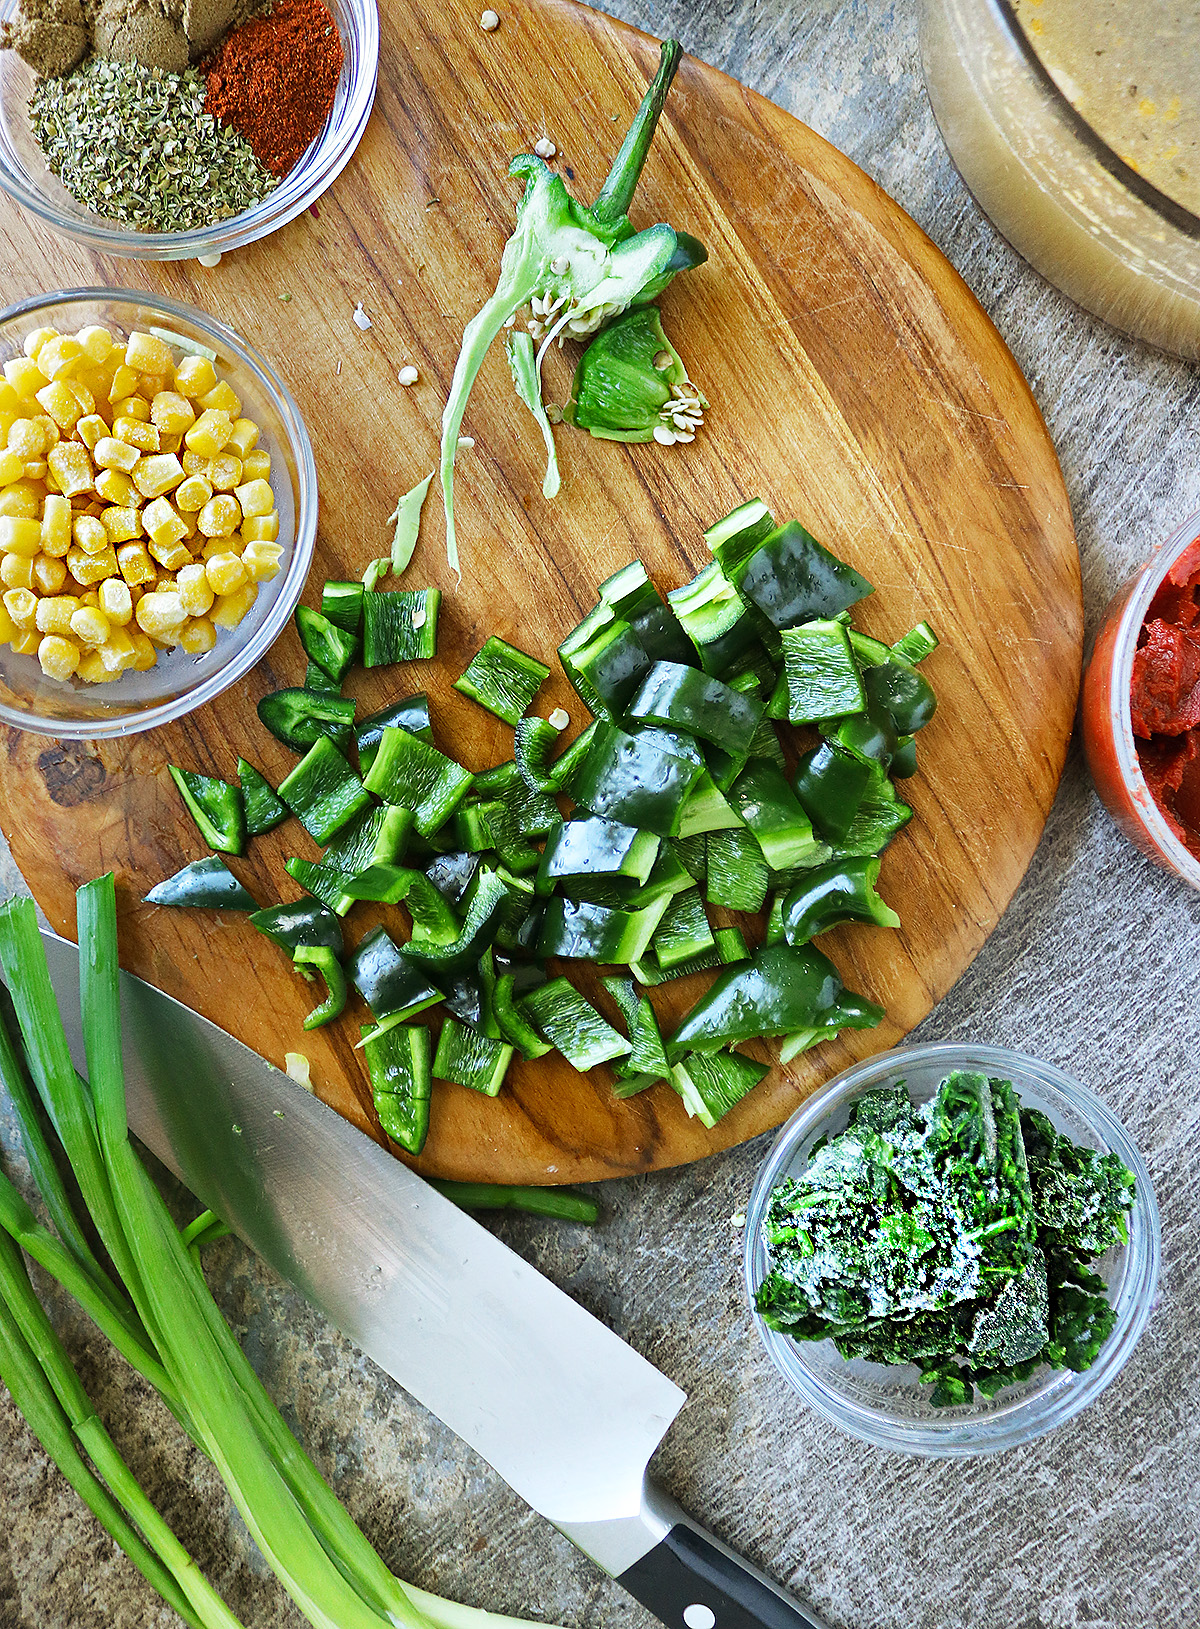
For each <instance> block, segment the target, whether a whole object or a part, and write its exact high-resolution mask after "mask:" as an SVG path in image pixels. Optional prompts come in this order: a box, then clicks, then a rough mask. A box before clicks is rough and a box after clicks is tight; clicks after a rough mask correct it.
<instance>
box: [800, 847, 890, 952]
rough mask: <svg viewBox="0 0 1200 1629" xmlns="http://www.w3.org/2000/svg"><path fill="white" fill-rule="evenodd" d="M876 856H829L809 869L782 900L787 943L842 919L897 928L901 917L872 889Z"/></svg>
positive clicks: (876, 870)
mask: <svg viewBox="0 0 1200 1629" xmlns="http://www.w3.org/2000/svg"><path fill="white" fill-rule="evenodd" d="M880 864H881V862H880V860H879V859H878V857H877V856H874V855H872V856H870V857H869V858H863V859H855V860H832V861H830V863H829V864H828V865H819V866H817V867H816V868H815V869H814V870H812V871H810V872H809V873H808V876H807V877H806V878H805V880H804V881H803V882H802V883H800V884H799V886H798V887H796V888H793V889H792V891H791V893H790V894H788V896H787V898H786V899H785V900H784V902H783V931H784V934H785V936H786V938H787V942H788V944H789V945H803V944H807V943H808V941H809V940H810V939H814V938H815V937H816V936H817V934H818V933H825V932H827V931H828V930H829V929H830V928H836V927H837V926H838V925H839V923H842V922H877V923H878V924H879V926H880V927H881V928H898V927H899V926H900V918H899V917H898V916H897V915H896V913H895V911H893V910H892V908H891V906H890V905H887V904H885V903H884V901H883V900H882V899H880V897H879V895H878V894H877V893H876V892H875V883H876V881H877V880H878V877H879V867H880Z"/></svg>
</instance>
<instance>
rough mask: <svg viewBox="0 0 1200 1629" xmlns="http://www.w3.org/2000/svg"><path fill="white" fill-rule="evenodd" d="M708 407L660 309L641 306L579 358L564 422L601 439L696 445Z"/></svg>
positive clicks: (600, 335) (619, 318) (624, 317)
mask: <svg viewBox="0 0 1200 1629" xmlns="http://www.w3.org/2000/svg"><path fill="white" fill-rule="evenodd" d="M707 406H708V403H707V401H705V399H704V396H703V394H702V393H701V392H700V390H698V389H697V387H696V386H695V385H694V384H693V383H692V381H691V380H690V379H689V378H688V371H687V368H686V367H685V366H684V363H683V358H682V357H681V356H680V355H679V352H678V351H677V350H676V349H675V347H674V346H673V345H672V344H671V342H670V340H669V339H668V338H667V336H666V334H665V333H664V332H663V325H662V318H661V317H660V315H659V313H658V309H657V307H656V306H652V305H643V306H638V307H637V308H636V309H635V310H633V311H627V312H626V313H625V315H624V316H623V317H618V318H617V319H616V321H615V322H613V323H612V324H610V326H609V327H607V328H605V329H604V330H603V332H602V333H600V334H598V335H597V336H596V338H595V339H594V340H593V341H592V343H591V344H590V345H589V346H588V348H587V350H585V351H584V353H583V355H582V357H580V359H579V366H578V367H577V368H576V370H575V379H574V383H573V384H572V386H571V398H570V400H569V401H568V403H567V405H566V407H565V408H564V409H563V418H564V419H565V420H566V422H567V423H568V424H574V425H575V426H576V427H577V428H578V429H580V430H587V431H589V432H590V433H591V434H592V435H594V436H597V437H599V438H600V439H601V440H602V441H626V442H632V441H657V442H660V443H661V444H663V445H664V446H670V445H672V444H673V443H674V442H676V441H693V440H694V439H695V435H696V431H697V429H698V428H699V427H700V425H701V424H702V423H703V422H704V410H705V409H706V408H707Z"/></svg>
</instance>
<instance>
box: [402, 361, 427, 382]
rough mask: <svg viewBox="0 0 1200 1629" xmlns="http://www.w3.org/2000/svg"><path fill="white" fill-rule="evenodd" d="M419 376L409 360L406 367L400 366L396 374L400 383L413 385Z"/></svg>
mask: <svg viewBox="0 0 1200 1629" xmlns="http://www.w3.org/2000/svg"><path fill="white" fill-rule="evenodd" d="M420 377H421V376H420V374H419V373H418V372H417V370H416V368H414V367H413V365H412V363H411V362H410V363H409V364H408V365H407V367H403V368H401V369H400V372H399V373H398V374H397V378H398V379H399V380H400V383H401V384H402V385H415V384H416V382H417V380H418V379H419V378H420Z"/></svg>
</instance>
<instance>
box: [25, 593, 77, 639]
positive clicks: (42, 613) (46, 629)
mask: <svg viewBox="0 0 1200 1629" xmlns="http://www.w3.org/2000/svg"><path fill="white" fill-rule="evenodd" d="M78 609H79V599H78V597H77V596H76V595H75V594H51V595H49V596H47V598H46V599H42V600H39V601H38V603H37V613H36V625H37V630H38V632H39V633H56V634H69V633H70V631H71V618H72V617H73V616H74V615H75V613H76V611H78Z"/></svg>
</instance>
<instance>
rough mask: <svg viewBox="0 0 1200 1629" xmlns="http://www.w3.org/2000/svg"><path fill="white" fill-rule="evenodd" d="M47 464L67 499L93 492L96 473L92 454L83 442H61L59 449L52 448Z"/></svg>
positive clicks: (47, 456)
mask: <svg viewBox="0 0 1200 1629" xmlns="http://www.w3.org/2000/svg"><path fill="white" fill-rule="evenodd" d="M46 462H47V463H48V464H49V466H50V468H51V469H52V470H53V471H54V479H55V480H56V481H57V482H58V489H59V491H60V492H61V493H62V494H63V495H64V496H65V497H68V498H70V497H74V495H75V493H77V492H89V491H90V490H91V488H92V483H93V482H94V481H95V479H96V472H95V470H94V469H93V468H92V459H91V454H90V453H89V452H88V450H87V448H86V447H85V446H84V445H83V443H82V442H80V441H60V442H59V444H58V446H57V447H51V449H50V451H49V453H48V454H47V455H46Z"/></svg>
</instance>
